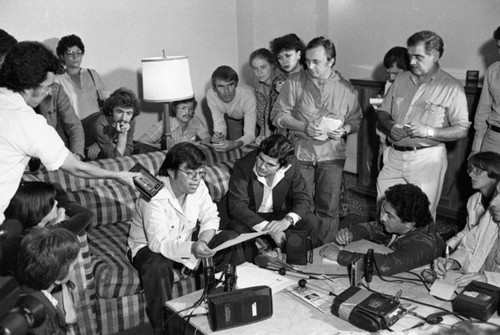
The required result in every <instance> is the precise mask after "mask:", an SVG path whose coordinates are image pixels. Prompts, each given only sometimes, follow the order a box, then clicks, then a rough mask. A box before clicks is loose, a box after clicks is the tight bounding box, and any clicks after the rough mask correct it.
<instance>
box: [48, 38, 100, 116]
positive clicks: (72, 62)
mask: <svg viewBox="0 0 500 335" xmlns="http://www.w3.org/2000/svg"><path fill="white" fill-rule="evenodd" d="M56 52H57V56H58V57H59V59H60V60H61V61H62V63H63V65H64V67H65V72H64V73H63V74H61V75H58V76H57V77H56V82H58V83H59V84H61V85H62V86H63V88H64V91H65V92H66V94H67V95H68V97H69V99H70V101H71V104H72V105H73V108H74V109H75V113H76V115H77V116H78V117H79V118H80V120H82V119H84V118H85V117H87V116H89V115H90V114H93V113H95V112H98V111H99V109H100V107H102V103H103V102H104V99H105V94H104V83H103V82H102V80H101V77H100V76H99V74H98V73H97V71H96V70H94V69H85V68H82V67H81V64H82V60H83V55H84V54H85V46H84V45H83V42H82V40H81V39H80V37H78V36H76V35H68V36H64V37H62V38H61V39H60V40H59V43H58V44H57V48H56Z"/></svg>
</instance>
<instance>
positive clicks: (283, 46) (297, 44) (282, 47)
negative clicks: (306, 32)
mask: <svg viewBox="0 0 500 335" xmlns="http://www.w3.org/2000/svg"><path fill="white" fill-rule="evenodd" d="M269 49H271V51H272V53H273V54H274V56H275V57H278V55H279V53H280V52H282V51H288V50H295V51H300V60H299V63H300V64H302V65H303V64H304V63H305V61H306V45H305V44H304V42H302V40H301V39H300V38H299V37H298V36H297V35H295V34H287V35H283V36H281V37H277V38H275V39H274V40H272V41H271V42H269Z"/></svg>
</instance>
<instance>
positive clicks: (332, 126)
mask: <svg viewBox="0 0 500 335" xmlns="http://www.w3.org/2000/svg"><path fill="white" fill-rule="evenodd" d="M341 125H342V121H340V120H337V119H332V118H329V117H324V118H323V119H322V120H321V123H320V124H319V125H318V128H320V129H321V130H322V131H323V134H321V135H319V136H316V137H315V138H314V139H316V140H319V141H325V140H326V139H327V138H328V135H327V134H326V133H327V132H329V131H333V130H336V129H338V128H339V127H340V126H341Z"/></svg>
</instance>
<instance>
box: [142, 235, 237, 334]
mask: <svg viewBox="0 0 500 335" xmlns="http://www.w3.org/2000/svg"><path fill="white" fill-rule="evenodd" d="M237 236H238V234H237V233H235V232H234V231H230V230H223V231H221V232H220V233H218V234H216V235H215V236H214V238H213V239H212V240H211V241H210V243H209V244H208V246H209V247H210V248H215V247H216V246H218V245H220V244H222V243H224V242H225V241H227V240H230V239H233V238H235V237H237ZM213 259H214V265H215V271H216V272H220V271H222V270H223V269H224V266H225V265H226V264H229V263H231V264H236V265H238V264H241V263H243V262H245V257H244V254H243V250H242V247H241V246H240V245H236V246H234V247H231V248H227V249H224V250H221V251H219V252H217V254H215V256H214V257H213ZM132 265H133V266H134V267H135V268H136V269H137V271H138V272H139V275H140V277H141V282H142V287H143V289H144V295H145V296H146V302H147V309H146V312H147V314H148V317H149V321H150V322H151V325H152V326H153V328H154V329H155V332H157V333H159V332H161V329H163V319H162V317H163V313H162V310H163V308H164V305H165V302H166V301H168V300H170V299H172V289H173V286H174V271H175V269H181V268H182V264H180V263H177V262H174V261H172V260H171V259H168V258H166V257H164V256H163V255H162V254H160V253H156V252H153V251H151V249H149V247H147V246H146V247H144V248H142V249H141V250H139V251H138V252H137V254H136V255H135V257H134V259H133V260H132ZM200 270H202V269H201V266H200V267H199V268H198V271H200Z"/></svg>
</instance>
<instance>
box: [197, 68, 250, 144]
mask: <svg viewBox="0 0 500 335" xmlns="http://www.w3.org/2000/svg"><path fill="white" fill-rule="evenodd" d="M207 103H208V107H209V108H210V112H211V113H212V119H213V122H214V134H213V136H212V142H214V143H216V144H217V145H216V147H215V149H216V150H217V151H229V150H233V149H238V148H239V147H242V146H244V145H247V144H249V143H251V142H253V141H254V140H255V127H256V123H257V102H256V98H255V93H254V91H253V90H252V89H251V88H249V87H244V86H238V74H237V73H236V71H234V70H233V69H232V68H230V67H229V66H225V65H223V66H219V67H218V68H217V69H215V71H214V73H213V74H212V88H210V89H209V90H208V91H207ZM228 132H229V134H227V133H228Z"/></svg>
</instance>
